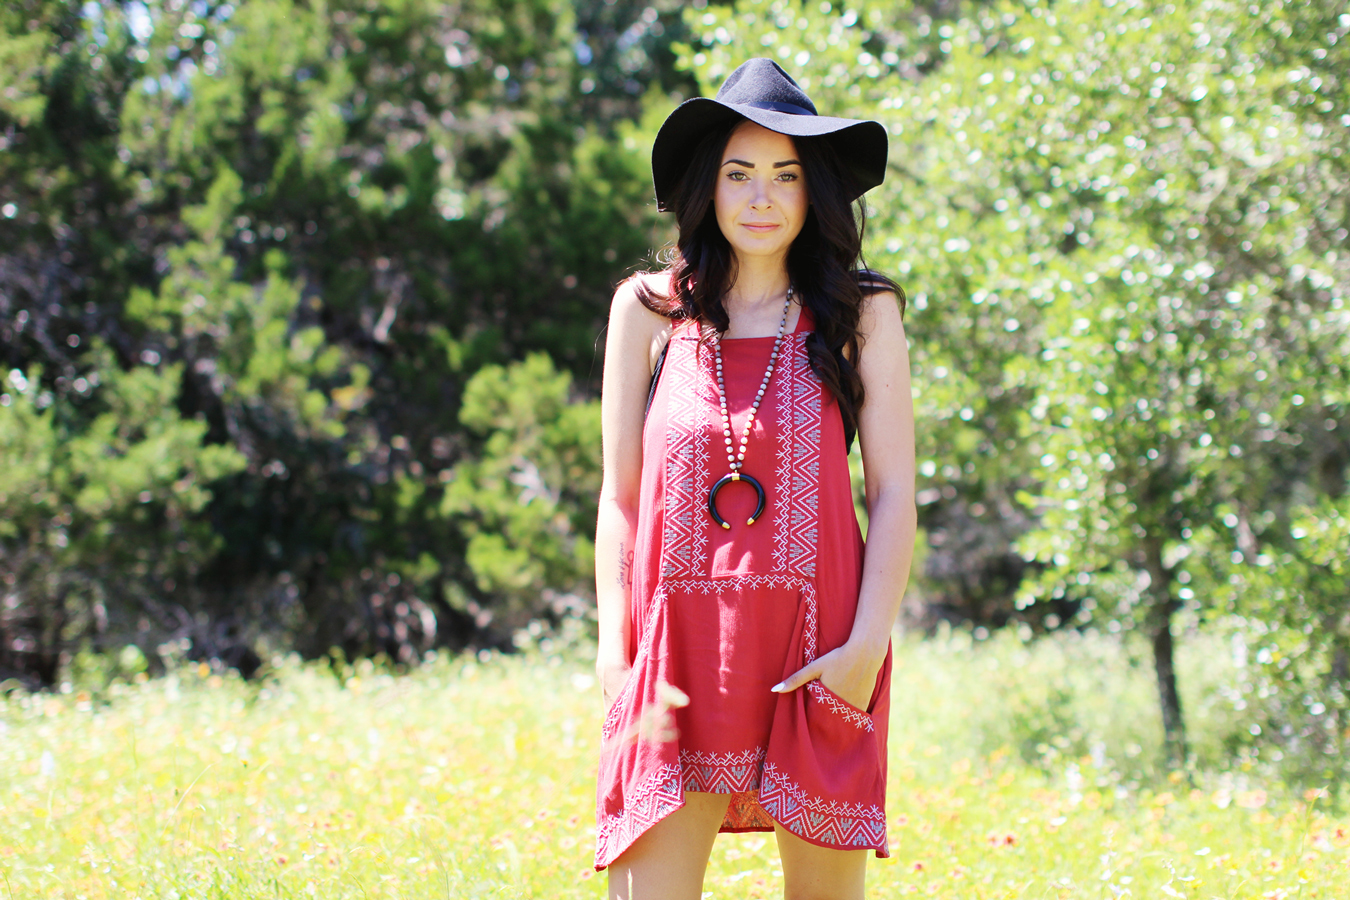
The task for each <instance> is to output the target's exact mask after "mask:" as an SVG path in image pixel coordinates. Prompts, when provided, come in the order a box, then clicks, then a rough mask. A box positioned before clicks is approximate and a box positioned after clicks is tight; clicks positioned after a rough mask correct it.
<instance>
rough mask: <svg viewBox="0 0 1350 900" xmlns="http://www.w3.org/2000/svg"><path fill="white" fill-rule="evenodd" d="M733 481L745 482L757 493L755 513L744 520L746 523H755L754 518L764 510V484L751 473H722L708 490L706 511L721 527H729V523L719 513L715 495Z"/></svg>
mask: <svg viewBox="0 0 1350 900" xmlns="http://www.w3.org/2000/svg"><path fill="white" fill-rule="evenodd" d="M733 481H744V482H746V483H747V484H749V485H750V486H751V487H752V488H754V489H755V493H756V494H758V495H759V503H758V504H757V505H756V506H755V514H754V515H753V516H751V517H750V518H749V519H747V520H746V522H745V524H747V525H753V524H755V520H756V519H758V518H759V517H760V515H761V514H762V513H763V512H764V486H763V485H761V484H760V483H759V481H758V480H757V479H756V478H755V477H754V476H753V475H743V474H741V473H740V472H732V473H731V474H730V475H723V476H722V477H721V478H719V479H717V483H716V484H714V485H713V486H712V489H711V490H709V491H708V513H709V514H710V515H711V516H712V517H713V521H714V522H716V523H717V524H718V525H721V526H722V527H723V528H730V527H731V525H730V523H728V522H727V520H726V519H724V518H722V515H721V513H719V512H718V511H717V495H718V493H720V492H721V490H722V488H724V487H726V486H727V485H728V484H731V482H733Z"/></svg>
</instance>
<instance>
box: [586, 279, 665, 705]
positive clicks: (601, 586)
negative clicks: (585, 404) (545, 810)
mask: <svg viewBox="0 0 1350 900" xmlns="http://www.w3.org/2000/svg"><path fill="white" fill-rule="evenodd" d="M669 332H670V322H669V320H668V319H665V318H664V317H662V316H659V315H657V314H656V313H654V312H652V311H651V310H649V309H647V308H646V307H644V306H643V305H642V304H641V303H640V302H639V301H638V299H637V295H636V294H635V293H634V291H633V287H632V285H631V283H629V282H625V283H623V284H621V285H619V288H618V290H617V291H615V292H614V301H613V304H612V305H611V307H610V313H609V331H608V334H607V337H606V340H605V375H604V381H603V383H602V385H601V394H600V428H601V446H602V470H601V479H602V480H601V486H600V508H599V514H598V516H597V518H596V523H595V597H596V605H597V608H598V612H599V617H600V629H599V630H600V642H599V646H598V648H597V653H596V663H595V667H596V674H597V675H598V677H599V679H600V685H601V689H602V691H603V694H604V701H605V708H606V709H608V708H609V705H610V704H611V703H613V701H614V698H615V696H616V695H617V693H618V690H619V687H620V686H621V685H622V684H623V679H624V678H625V677H626V676H627V674H628V668H629V666H630V664H631V657H632V651H633V647H632V634H631V632H632V621H631V614H630V611H629V602H630V595H631V593H632V587H633V565H632V562H633V553H634V545H635V544H636V542H637V513H638V490H639V486H640V485H641V481H642V424H643V420H644V418H645V409H646V404H647V390H648V387H649V385H650V384H651V375H652V368H653V366H654V364H655V361H656V356H657V355H659V353H660V348H661V346H663V345H664V343H665V340H666V339H667V338H668V336H669Z"/></svg>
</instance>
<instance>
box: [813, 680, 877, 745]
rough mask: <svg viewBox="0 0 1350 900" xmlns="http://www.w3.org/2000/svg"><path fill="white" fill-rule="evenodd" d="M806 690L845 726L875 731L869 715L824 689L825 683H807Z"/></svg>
mask: <svg viewBox="0 0 1350 900" xmlns="http://www.w3.org/2000/svg"><path fill="white" fill-rule="evenodd" d="M806 690H807V692H808V693H810V695H811V697H812V699H814V700H815V701H816V702H817V703H819V704H820V705H821V706H823V707H824V708H825V709H826V710H827V711H828V712H830V713H831V714H832V715H834V716H836V717H838V718H839V719H841V720H842V721H843V722H845V723H846V724H848V725H852V726H853V727H855V728H857V729H858V730H859V731H869V732H872V731H876V728H875V726H874V725H873V723H872V714H871V713H869V712H868V711H867V710H865V709H860V708H859V707H857V706H854V705H853V704H852V703H849V702H848V701H847V700H845V699H844V698H843V697H840V696H839V695H838V694H836V693H835V692H834V691H832V690H830V689H829V688H828V687H826V686H825V683H824V682H822V681H821V680H820V679H816V680H815V681H811V682H808V683H807V685H806ZM875 694H876V690H875V689H873V695H875Z"/></svg>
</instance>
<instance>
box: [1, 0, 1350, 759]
mask: <svg viewBox="0 0 1350 900" xmlns="http://www.w3.org/2000/svg"><path fill="white" fill-rule="evenodd" d="M1347 35H1350V15H1347V14H1346V13H1345V12H1343V4H1341V3H1338V2H1329V0H1311V2H1303V3H1296V4H1280V3H1262V4H1249V3H1246V2H1241V3H1238V2H1226V0H1205V2H1200V0H1176V2H1173V3H1167V4H1163V3H1151V2H1142V0H1140V2H1126V0H1077V2H1059V3H1044V2H1034V0H1027V2H999V3H984V2H958V0H935V2H927V3H925V2H913V3H909V2H861V0H857V2H846V3H832V2H805V3H801V2H790V0H772V2H768V0H737V2H734V3H721V2H704V0H696V2H694V3H689V4H686V3H675V2H667V0H657V2H651V3H648V2H640V0H639V2H633V0H576V2H570V3H569V2H563V0H499V2H485V0H462V2H457V3H455V2H452V3H446V2H439V0H332V2H291V0H238V2H234V3H217V2H207V0H147V2H120V0H90V2H85V3H78V2H67V0H10V2H7V3H6V4H5V5H4V7H3V9H0V381H2V383H0V682H3V683H4V684H5V685H7V686H9V687H10V688H14V687H27V688H40V687H52V686H57V685H59V684H60V683H61V682H62V681H63V680H65V679H69V678H72V677H85V678H88V677H96V678H102V679H113V678H119V677H124V678H132V677H145V676H146V675H154V674H156V673H158V672H162V671H164V670H165V668H166V666H172V665H174V664H175V663H176V662H179V661H182V660H193V661H198V662H204V663H206V664H208V665H211V666H213V667H217V668H220V669H224V668H235V669H238V670H239V672H240V673H241V674H242V675H244V676H245V677H249V676H252V675H254V673H255V672H257V671H258V670H259V669H260V668H264V667H266V666H268V665H270V664H271V661H272V660H274V659H275V658H277V657H278V656H279V655H284V654H289V653H296V654H299V655H300V656H302V657H304V658H309V659H314V658H320V657H324V656H330V657H332V658H334V659H336V660H344V661H349V660H354V659H358V658H376V659H380V658H382V659H384V660H386V661H388V662H389V663H390V664H391V665H395V666H404V667H406V666H412V665H415V664H416V663H418V661H419V660H421V659H423V658H425V657H426V656H427V655H428V654H432V653H437V652H441V651H471V652H476V651H482V650H486V649H493V648H495V649H506V650H509V649H511V648H513V647H520V646H524V645H528V644H538V643H540V642H552V643H554V644H559V645H563V644H573V645H576V646H584V642H585V641H586V639H587V636H588V635H589V634H590V633H591V630H592V628H593V618H594V614H593V609H594V589H593V585H592V581H591V579H592V560H591V554H592V545H591V539H592V536H593V525H594V515H595V498H596V494H597V491H598V488H599V446H600V434H599V412H598V400H597V396H598V391H599V384H600V375H601V360H602V355H603V341H604V325H605V318H606V314H607V309H608V300H609V296H610V294H611V292H612V290H613V287H614V285H615V284H616V283H617V282H618V281H619V280H621V279H622V278H624V277H625V276H626V275H627V274H628V273H631V272H633V271H636V270H638V269H642V268H653V267H655V266H657V265H658V264H659V263H658V262H657V261H656V259H657V257H656V254H657V252H658V251H659V250H660V249H661V248H662V247H663V246H664V245H665V244H666V243H667V242H668V241H669V240H670V239H671V237H672V234H671V231H670V223H669V217H661V216H658V215H657V213H656V211H655V203H654V198H653V196H652V191H651V187H650V166H649V162H648V154H649V151H650V146H651V139H652V136H653V135H654V133H655V130H656V128H657V127H658V126H659V124H660V122H661V121H662V119H663V118H664V117H665V115H666V114H667V113H668V112H669V111H670V110H671V109H672V108H673V107H674V106H675V105H676V104H677V103H678V102H680V101H681V100H682V99H685V98H688V97H690V96H694V95H696V94H698V93H711V92H712V91H715V90H716V87H717V85H719V84H720V83H721V81H722V79H723V78H724V77H725V76H726V74H728V73H729V72H730V71H731V70H732V69H733V68H734V67H735V66H736V65H737V64H739V63H740V62H741V61H743V60H744V59H746V58H748V57H751V56H770V57H772V58H774V59H776V60H778V61H779V62H780V63H781V64H782V65H783V66H784V67H785V68H786V69H787V70H788V71H789V72H790V73H791V74H793V75H794V76H795V77H796V78H797V79H798V80H799V82H800V83H801V84H802V86H803V87H804V88H805V89H806V90H807V92H808V93H809V94H810V95H811V96H812V97H813V99H814V100H815V101H816V103H817V105H818V106H819V107H820V109H821V110H822V111H823V112H826V113H831V114H838V115H847V116H855V117H866V118H874V119H877V120H879V121H881V122H883V123H885V124H886V125H887V127H888V128H889V130H890V134H891V151H890V156H891V162H890V170H889V173H888V176H887V180H886V183H885V184H884V185H883V186H882V187H881V188H879V189H877V190H875V191H873V192H871V193H870V194H869V195H868V197H867V205H868V211H869V219H868V230H867V237H868V240H867V248H868V263H869V264H870V265H872V266H873V267H875V268H878V269H881V270H883V271H885V272H887V273H889V274H890V275H892V276H894V277H895V278H897V279H898V280H899V282H900V283H901V284H902V285H903V286H904V288H905V290H906V292H907V293H908V298H909V301H908V310H907V313H906V327H907V329H908V332H909V336H910V340H911V344H912V350H911V353H912V358H913V365H914V379H915V402H916V407H917V409H916V412H917V419H918V423H919V464H920V470H919V471H920V479H919V494H918V500H919V504H920V506H919V515H920V524H921V534H920V541H919V544H920V546H919V548H918V550H917V553H916V568H915V574H914V577H913V579H912V584H911V588H910V591H909V593H908V595H907V597H906V600H905V606H904V612H903V614H902V626H903V628H904V629H906V630H908V631H909V632H911V633H913V634H916V635H926V634H934V633H939V632H941V633H943V634H949V633H951V630H952V629H956V630H957V631H958V632H961V633H963V634H966V635H968V636H969V642H968V643H967V644H963V645H961V646H963V647H967V648H969V647H971V646H974V645H978V644H979V643H980V642H985V641H995V640H1005V639H1008V640H1011V639H1016V640H1018V641H1021V642H1028V643H1029V642H1035V641H1038V640H1046V641H1054V640H1060V641H1061V642H1062V641H1072V640H1079V641H1080V643H1079V644H1075V645H1073V646H1075V647H1076V648H1078V649H1076V650H1075V651H1074V652H1072V653H1067V654H1062V655H1060V656H1054V658H1055V659H1060V660H1061V662H1063V664H1064V665H1065V666H1070V667H1078V668H1083V667H1091V666H1092V665H1093V662H1092V660H1093V659H1105V657H1102V656H1100V655H1098V656H1093V654H1092V653H1090V652H1086V651H1084V650H1083V648H1084V647H1086V648H1088V649H1089V650H1090V649H1091V648H1094V647H1104V646H1109V647H1111V648H1114V649H1112V650H1111V651H1110V652H1109V653H1108V654H1107V656H1109V658H1110V660H1111V661H1112V662H1111V664H1112V665H1115V664H1119V665H1123V666H1129V667H1136V668H1139V669H1140V670H1142V671H1144V672H1146V674H1147V680H1148V683H1149V684H1151V685H1153V687H1152V688H1151V690H1152V691H1153V696H1154V697H1155V698H1156V700H1155V701H1151V702H1155V703H1156V705H1155V706H1154V712H1152V713H1150V714H1151V715H1156V716H1158V721H1159V722H1160V723H1161V746H1162V749H1163V752H1164V753H1165V754H1166V756H1167V758H1168V759H1169V760H1170V761H1171V762H1172V763H1173V764H1176V765H1180V764H1182V763H1184V762H1185V760H1186V758H1187V753H1188V745H1187V731H1186V729H1187V725H1188V724H1191V723H1190V722H1189V721H1188V718H1187V715H1186V714H1187V713H1188V712H1193V711H1194V710H1195V709H1196V708H1197V706H1196V704H1195V703H1190V702H1188V703H1187V704H1183V703H1182V696H1183V695H1186V694H1187V692H1188V691H1195V690H1198V688H1195V687H1193V686H1192V685H1190V684H1188V683H1186V681H1185V679H1184V678H1182V679H1179V677H1178V674H1177V673H1178V671H1179V667H1178V663H1177V658H1178V654H1184V653H1186V652H1187V649H1186V648H1188V647H1194V648H1198V649H1197V650H1196V653H1197V654H1199V655H1197V656H1194V657H1192V660H1193V662H1192V663H1191V664H1190V669H1189V670H1186V671H1194V672H1195V673H1197V677H1203V678H1205V679H1207V680H1205V682H1204V685H1203V693H1202V694H1200V695H1199V697H1200V700H1199V707H1198V708H1200V709H1201V710H1204V711H1207V713H1206V714H1212V715H1217V716H1220V717H1221V718H1223V721H1224V722H1225V723H1226V724H1225V725H1224V727H1223V728H1222V729H1221V730H1220V731H1219V732H1214V733H1213V734H1211V737H1213V740H1214V750H1213V752H1214V753H1216V754H1220V755H1223V754H1227V755H1228V756H1229V757H1231V758H1234V759H1236V758H1239V757H1243V755H1244V754H1245V755H1246V757H1253V758H1254V757H1255V756H1259V755H1260V754H1261V753H1263V752H1264V753H1265V754H1266V755H1267V757H1270V756H1271V755H1272V754H1276V755H1277V757H1276V758H1281V757H1284V756H1288V757H1289V758H1290V759H1292V760H1296V761H1297V768H1298V771H1299V772H1301V773H1303V774H1304V775H1305V776H1306V777H1307V778H1309V779H1311V780H1314V781H1317V780H1323V781H1325V780H1326V779H1328V778H1332V779H1337V780H1339V779H1341V778H1343V777H1344V775H1346V774H1347V773H1350V768H1348V767H1350V752H1347V749H1346V745H1347V741H1350V699H1347V690H1350V605H1348V604H1347V595H1348V594H1350V591H1348V588H1350V574H1348V572H1347V564H1346V556H1347V550H1350V497H1347V495H1346V478H1347V473H1348V472H1350V409H1348V408H1347V402H1350V366H1348V364H1347V361H1348V360H1350V309H1348V308H1347V306H1346V301H1347V292H1348V291H1350V241H1348V240H1347V238H1348V232H1347V229H1348V228H1350V156H1348V155H1347V147H1350V141H1348V140H1347V137H1348V136H1350V135H1348V132H1350V84H1348V83H1347V81H1346V75H1347V73H1350V49H1347ZM1005 636H1006V638H1005ZM1075 636H1076V637H1075ZM1082 642H1086V643H1082ZM944 646H949V645H944ZM1064 646H1067V645H1064ZM963 652H964V651H963ZM970 652H973V651H970ZM1103 653H1106V651H1103ZM1102 664H1106V663H1105V662H1103V663H1102ZM1047 665H1049V664H1048V663H1047ZM1051 669H1053V666H1051V667H1050V669H1047V673H1048V674H1045V675H1044V683H1045V685H1048V686H1047V687H1045V691H1047V692H1048V694H1049V695H1050V696H1048V698H1046V697H1042V694H1041V693H1037V696H1038V697H1042V699H1044V700H1045V704H1049V705H1045V704H1041V703H1040V701H1038V702H1037V704H1034V705H1036V706H1037V707H1038V708H1039V707H1040V706H1043V705H1045V708H1046V709H1050V708H1052V707H1053V703H1052V701H1053V694H1054V690H1055V689H1054V684H1053V682H1054V679H1055V678H1056V677H1058V676H1056V675H1054V674H1053V672H1051ZM1182 670H1184V667H1182ZM1037 672H1040V670H1039V669H1037ZM1220 673H1222V674H1220ZM1038 677H1039V676H1038ZM1190 696H1195V695H1194V694H1192V695H1190ZM1158 711H1160V715H1159V713H1158ZM1071 726H1072V723H1056V722H1054V721H1049V720H1047V723H1046V724H1045V727H1044V728H1043V729H1042V730H1044V731H1045V735H1046V736H1047V737H1046V739H1047V740H1048V739H1049V736H1050V735H1052V734H1053V735H1056V736H1058V739H1063V737H1062V736H1063V735H1064V734H1068V733H1070V732H1071V731H1072V727H1071ZM1036 727H1037V728H1040V727H1041V725H1037V726H1036ZM1038 733H1039V732H1038ZM1214 734H1217V737H1214ZM1075 739H1076V738H1075ZM1032 745H1033V746H1041V745H1043V742H1040V741H1039V740H1034V741H1033V742H1032ZM1066 746H1067V744H1066ZM1029 752H1030V751H1029Z"/></svg>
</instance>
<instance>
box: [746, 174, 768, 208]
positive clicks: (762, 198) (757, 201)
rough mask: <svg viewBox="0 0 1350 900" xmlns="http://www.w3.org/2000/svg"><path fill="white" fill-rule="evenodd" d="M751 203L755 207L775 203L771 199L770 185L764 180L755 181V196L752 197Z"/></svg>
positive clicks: (763, 206)
mask: <svg viewBox="0 0 1350 900" xmlns="http://www.w3.org/2000/svg"><path fill="white" fill-rule="evenodd" d="M750 205H751V206H753V207H754V208H755V209H763V208H765V207H768V206H772V205H773V201H772V200H770V199H769V186H768V185H767V184H765V183H764V182H762V181H756V182H755V196H754V197H752V198H751V199H750Z"/></svg>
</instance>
